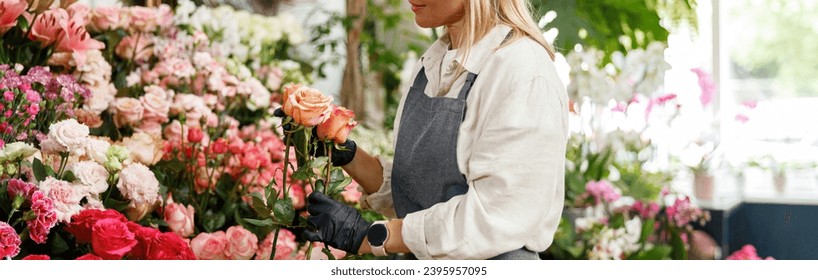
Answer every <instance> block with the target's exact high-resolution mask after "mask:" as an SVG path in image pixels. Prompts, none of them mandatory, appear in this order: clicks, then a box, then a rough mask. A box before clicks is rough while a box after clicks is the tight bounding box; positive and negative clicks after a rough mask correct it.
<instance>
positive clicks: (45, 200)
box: [7, 179, 59, 257]
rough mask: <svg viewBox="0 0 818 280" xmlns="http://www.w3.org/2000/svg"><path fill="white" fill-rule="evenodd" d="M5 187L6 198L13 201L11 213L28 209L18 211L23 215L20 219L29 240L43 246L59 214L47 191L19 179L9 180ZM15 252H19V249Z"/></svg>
mask: <svg viewBox="0 0 818 280" xmlns="http://www.w3.org/2000/svg"><path fill="white" fill-rule="evenodd" d="M7 187H8V190H7V192H8V196H9V198H10V199H11V200H12V201H14V202H13V205H12V209H14V210H13V211H19V210H20V209H23V207H28V209H29V210H28V211H24V212H23V211H20V212H22V213H23V215H22V218H23V220H24V221H25V222H26V228H27V229H28V236H29V238H31V240H32V241H34V242H36V243H37V244H44V243H45V242H46V241H47V240H48V233H49V232H51V228H53V227H54V226H55V225H56V224H57V221H58V215H59V213H58V211H57V209H56V205H55V204H56V203H55V201H54V200H52V199H51V198H50V197H48V196H47V195H46V193H45V192H46V191H47V190H42V189H41V188H38V187H37V186H35V185H34V184H30V183H26V182H23V181H21V180H19V179H11V180H9V181H8V185H7ZM13 230H14V229H12V231H13ZM18 246H19V244H18ZM17 252H19V249H18V250H17ZM14 255H16V253H15V254H14ZM11 257H13V255H12V256H11Z"/></svg>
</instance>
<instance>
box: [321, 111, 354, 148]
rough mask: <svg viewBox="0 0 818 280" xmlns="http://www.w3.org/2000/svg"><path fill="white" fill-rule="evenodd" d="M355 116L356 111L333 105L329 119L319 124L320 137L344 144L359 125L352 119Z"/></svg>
mask: <svg viewBox="0 0 818 280" xmlns="http://www.w3.org/2000/svg"><path fill="white" fill-rule="evenodd" d="M354 117H355V112H352V111H351V110H348V109H347V108H344V107H341V106H332V114H330V117H329V119H327V121H325V122H324V123H322V124H319V125H318V128H317V129H318V131H317V132H318V139H322V140H325V141H333V142H335V143H338V144H343V143H344V142H346V141H347V136H348V135H349V132H350V131H352V128H354V127H355V126H356V125H358V123H357V122H355V121H353V120H352V118H354Z"/></svg>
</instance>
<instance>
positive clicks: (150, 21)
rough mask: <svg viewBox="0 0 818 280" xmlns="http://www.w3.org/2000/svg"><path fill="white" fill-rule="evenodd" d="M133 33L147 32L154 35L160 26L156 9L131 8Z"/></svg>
mask: <svg viewBox="0 0 818 280" xmlns="http://www.w3.org/2000/svg"><path fill="white" fill-rule="evenodd" d="M129 11H130V19H131V25H130V27H131V29H133V30H132V31H131V33H136V32H145V33H152V32H154V31H156V27H157V26H158V24H159V23H158V22H157V21H158V13H157V10H156V9H153V8H146V7H130V10H129Z"/></svg>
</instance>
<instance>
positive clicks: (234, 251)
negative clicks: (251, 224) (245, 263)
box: [224, 226, 258, 260]
mask: <svg viewBox="0 0 818 280" xmlns="http://www.w3.org/2000/svg"><path fill="white" fill-rule="evenodd" d="M256 250H258V237H256V235H255V234H253V233H252V232H250V231H249V230H246V229H244V228H243V227H242V226H232V227H230V228H228V229H227V248H226V249H225V250H224V255H225V256H227V258H228V259H232V260H249V259H250V258H252V257H253V255H255V254H256Z"/></svg>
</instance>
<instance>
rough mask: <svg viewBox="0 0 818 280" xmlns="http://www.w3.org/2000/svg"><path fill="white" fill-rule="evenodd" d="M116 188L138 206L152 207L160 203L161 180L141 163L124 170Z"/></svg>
mask: <svg viewBox="0 0 818 280" xmlns="http://www.w3.org/2000/svg"><path fill="white" fill-rule="evenodd" d="M116 186H117V188H119V192H120V193H122V195H123V196H124V197H125V198H127V199H129V200H131V201H132V202H135V203H136V204H137V205H140V204H144V205H151V204H154V203H156V202H157V201H159V180H156V176H155V175H153V172H152V171H151V170H150V169H148V167H146V166H144V165H142V164H141V163H134V164H131V165H128V167H125V168H124V169H122V171H121V172H120V174H119V182H118V183H117V185H116Z"/></svg>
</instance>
